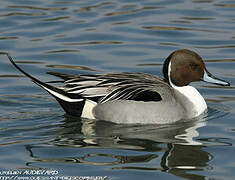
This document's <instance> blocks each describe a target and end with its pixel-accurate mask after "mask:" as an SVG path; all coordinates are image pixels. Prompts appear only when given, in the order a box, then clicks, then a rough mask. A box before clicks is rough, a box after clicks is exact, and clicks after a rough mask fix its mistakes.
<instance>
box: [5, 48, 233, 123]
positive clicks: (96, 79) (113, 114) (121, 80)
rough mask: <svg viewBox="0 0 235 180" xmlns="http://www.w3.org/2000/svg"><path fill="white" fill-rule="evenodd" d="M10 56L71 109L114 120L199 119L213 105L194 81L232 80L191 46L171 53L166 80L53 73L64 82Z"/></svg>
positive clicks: (220, 82) (146, 76)
mask: <svg viewBox="0 0 235 180" xmlns="http://www.w3.org/2000/svg"><path fill="white" fill-rule="evenodd" d="M7 55H8V58H9V60H10V61H11V63H12V64H13V65H14V66H15V67H16V68H17V69H18V70H19V71H20V72H22V73H23V74H24V75H26V76H27V77H29V78H30V79H31V80H32V81H33V82H34V83H36V84H37V85H39V86H40V87H42V88H43V89H45V90H46V91H47V92H48V93H49V94H51V95H52V96H53V97H54V98H55V99H56V100H57V101H58V102H59V103H60V105H61V107H62V108H63V109H64V111H65V112H66V113H67V114H70V115H73V116H81V117H84V118H89V119H99V120H106V121H111V122H114V123H144V124H151V123H158V124H165V123H173V122H176V121H179V120H182V119H191V118H195V117H197V116H199V115H200V114H202V113H204V112H205V111H206V110H207V104H206V102H205V100H204V98H203V97H202V96H201V94H200V93H199V92H198V91H197V90H196V89H195V88H194V87H192V86H189V84H190V83H191V82H194V81H205V82H208V83H213V84H217V85H222V86H229V85H230V84H229V83H228V82H226V81H224V80H220V79H218V78H216V77H214V76H213V75H212V74H211V73H209V72H208V70H207V69H206V66H205V63H204V62H203V60H202V58H201V57H200V56H199V55H198V54H197V53H195V52H193V51H190V50H186V49H181V50H176V51H174V52H173V53H171V54H170V55H169V56H168V57H167V59H166V60H165V62H164V65H163V75H164V78H163V79H161V78H159V77H156V76H154V75H151V74H145V73H110V74H100V75H68V74H62V73H50V74H52V75H55V76H57V77H59V78H61V79H62V81H60V82H62V83H64V86H63V87H56V86H53V85H52V82H47V83H45V82H42V81H40V80H38V79H36V78H35V77H33V76H31V75H30V74H28V73H26V72H25V71H23V70H22V69H21V68H20V67H19V66H18V65H16V63H15V62H14V61H13V59H12V58H11V57H10V56H9V54H7Z"/></svg>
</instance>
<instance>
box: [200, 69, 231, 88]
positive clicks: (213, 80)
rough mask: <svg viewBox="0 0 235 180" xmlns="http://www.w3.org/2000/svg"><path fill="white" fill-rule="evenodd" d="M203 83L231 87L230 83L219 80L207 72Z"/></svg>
mask: <svg viewBox="0 0 235 180" xmlns="http://www.w3.org/2000/svg"><path fill="white" fill-rule="evenodd" d="M202 81H204V82H208V83H212V84H217V85H221V86H230V83H229V82H227V81H224V80H222V79H219V78H216V77H215V76H213V75H212V74H211V73H210V72H208V71H207V70H205V71H204V76H203V78H202Z"/></svg>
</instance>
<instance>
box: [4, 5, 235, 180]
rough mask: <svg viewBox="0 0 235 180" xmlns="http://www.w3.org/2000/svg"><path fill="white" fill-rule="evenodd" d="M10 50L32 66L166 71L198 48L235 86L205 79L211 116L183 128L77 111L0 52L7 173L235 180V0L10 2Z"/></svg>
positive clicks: (43, 72)
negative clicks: (67, 109)
mask: <svg viewBox="0 0 235 180" xmlns="http://www.w3.org/2000/svg"><path fill="white" fill-rule="evenodd" d="M0 24H1V25H0V51H4V52H10V53H11V55H12V56H13V57H14V58H15V60H16V61H17V62H18V63H19V65H20V66H21V67H23V68H24V69H25V70H26V71H27V72H29V73H31V74H33V75H35V76H37V77H39V78H40V79H41V80H44V81H49V80H56V78H55V77H53V76H50V75H48V74H47V72H50V71H53V72H65V73H72V74H84V73H102V72H120V71H128V72H132V71H133V72H147V73H152V74H155V75H159V76H160V75H161V66H162V63H163V60H164V59H165V58H166V57H167V56H168V55H169V54H170V53H171V52H172V51H173V50H175V49H179V48H187V49H192V50H195V51H196V52H198V53H199V54H200V55H201V56H202V57H203V58H204V59H205V60H206V63H207V66H208V69H209V70H210V72H212V73H213V74H215V75H217V76H218V77H220V78H222V79H225V80H228V81H230V83H231V84H232V86H231V87H226V88H225V87H222V88H221V87H217V86H214V85H206V84H203V83H196V84H195V86H196V87H197V88H198V89H199V91H200V92H201V93H202V95H203V96H204V97H205V99H206V101H207V103H208V106H209V112H208V114H207V115H205V116H204V117H201V118H200V120H195V121H191V122H187V123H177V124H174V125H161V126H159V125H155V126H153V125H151V126H148V125H145V126H142V125H141V126H140V125H128V126H127V125H115V124H111V123H107V122H101V121H98V122H97V121H92V120H85V119H79V118H74V117H69V116H67V115H65V114H64V112H63V111H62V110H61V108H60V107H59V105H58V104H57V103H56V102H55V101H54V99H53V98H52V97H51V96H49V95H48V94H47V93H45V92H44V91H43V90H42V89H40V88H39V87H37V86H35V85H34V84H32V82H30V80H29V79H27V78H25V77H23V76H22V75H21V74H20V73H19V72H18V71H16V70H15V68H14V67H13V66H12V65H10V63H9V62H8V60H7V58H6V57H5V56H2V55H1V56H0V113H1V116H0V170H1V171H0V172H1V173H2V172H3V170H21V171H23V170H26V169H33V170H35V169H44V170H56V171H58V173H59V176H60V177H62V176H103V177H104V176H108V177H109V178H110V179H157V178H158V179H159V178H160V179H234V176H235V172H234V168H235V156H234V154H235V117H234V116H235V91H234V84H235V70H234V69H235V31H234V30H235V4H234V1H232V0H230V1H229V0H227V1H223V0H192V1H188V0H175V1H169V0H166V1H163V0H159V1H157V0H155V1H154V0H146V1H140V0H139V1H138V0H125V1H123V0H119V1H115V0H108V1H103V0H99V1H97V0H86V1H82V0H81V1H78V0H69V1H67V0H66V1H65V0H64V1H63V0H50V1H49V0H37V1H36V0H4V1H1V2H0Z"/></svg>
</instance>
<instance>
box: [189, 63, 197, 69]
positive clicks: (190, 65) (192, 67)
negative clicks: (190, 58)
mask: <svg viewBox="0 0 235 180" xmlns="http://www.w3.org/2000/svg"><path fill="white" fill-rule="evenodd" d="M189 67H190V68H191V69H193V70H194V69H197V67H198V64H195V63H191V64H189Z"/></svg>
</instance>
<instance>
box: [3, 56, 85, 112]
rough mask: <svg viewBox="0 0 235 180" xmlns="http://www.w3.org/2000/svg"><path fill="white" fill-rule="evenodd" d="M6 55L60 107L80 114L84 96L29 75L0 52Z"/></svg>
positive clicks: (17, 67) (16, 66)
mask: <svg viewBox="0 0 235 180" xmlns="http://www.w3.org/2000/svg"><path fill="white" fill-rule="evenodd" d="M0 54H5V55H7V57H8V59H9V60H10V62H11V63H12V64H13V65H14V66H15V68H16V69H18V70H19V71H20V72H21V73H23V74H24V75H25V76H27V77H28V78H30V79H31V80H32V81H33V82H34V83H35V84H37V85H38V86H40V87H41V88H43V89H45V90H46V91H47V92H48V93H49V94H51V95H52V96H53V97H54V98H55V99H56V100H57V101H58V102H59V103H60V105H61V107H62V108H63V109H64V111H65V112H66V113H67V114H69V115H73V116H81V114H82V111H83V107H84V104H85V98H84V97H82V96H81V95H79V94H72V93H68V92H65V91H64V90H62V89H59V88H57V87H54V86H51V85H49V84H47V83H45V82H42V81H40V80H38V79H36V78H35V77H33V76H31V75H30V74H28V73H27V72H25V71H24V70H22V69H21V68H20V67H19V66H18V65H17V64H16V63H15V62H14V60H13V59H12V57H11V56H10V55H9V53H5V52H3V53H0Z"/></svg>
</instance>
